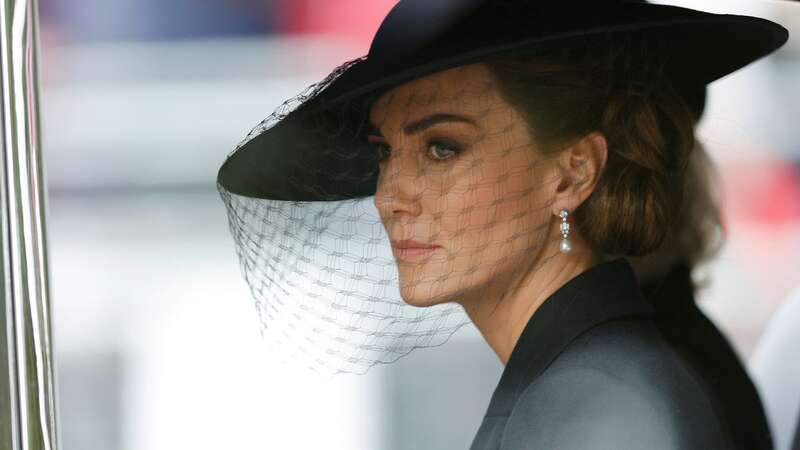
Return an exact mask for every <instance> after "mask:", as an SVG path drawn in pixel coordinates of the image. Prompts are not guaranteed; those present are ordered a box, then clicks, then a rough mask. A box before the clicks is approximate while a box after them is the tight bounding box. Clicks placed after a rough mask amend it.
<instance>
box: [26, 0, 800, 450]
mask: <svg viewBox="0 0 800 450" xmlns="http://www.w3.org/2000/svg"><path fill="white" fill-rule="evenodd" d="M394 3H395V2H394V1H393V0H337V1H335V2H334V1H330V0H225V1H223V0H80V1H79V0H40V16H41V44H42V45H41V58H42V59H41V68H42V111H43V127H44V140H43V144H44V158H45V164H46V167H45V168H46V171H47V177H48V178H47V182H48V190H49V200H48V201H49V243H50V251H51V254H50V257H51V260H50V263H51V275H52V288H53V308H54V311H53V314H54V336H55V337H54V342H55V352H56V353H55V354H56V376H57V378H56V387H57V389H58V395H59V397H58V401H59V414H60V415H59V419H60V428H61V435H62V443H63V448H64V449H66V450H167V449H169V450H173V449H176V448H191V449H195V450H201V449H219V448H236V449H240V450H245V449H317V448H325V449H348V450H353V449H390V450H395V449H437V450H447V449H465V448H467V447H468V445H469V443H470V442H471V440H472V438H473V436H474V433H475V432H476V431H477V427H478V424H479V423H480V420H481V417H482V415H483V413H484V412H485V408H486V406H487V405H488V401H489V398H490V396H491V393H492V391H493V389H494V387H495V385H496V383H497V381H498V379H499V376H500V373H501V371H502V366H501V364H500V362H499V361H498V360H497V358H496V356H495V355H494V353H492V352H491V350H490V349H489V348H488V347H487V346H486V344H485V343H484V341H483V340H482V338H481V337H480V335H479V334H478V333H477V331H476V330H475V329H474V327H472V326H471V325H469V326H467V327H464V328H462V329H461V330H460V331H459V332H457V333H456V334H455V335H454V336H453V337H452V338H451V340H450V341H449V342H448V343H447V344H445V346H443V347H439V348H432V349H420V350H415V351H414V352H412V353H411V354H410V355H409V356H407V357H405V358H403V359H401V360H400V361H398V362H397V363H395V364H392V365H388V366H383V367H375V368H373V369H371V370H370V371H369V372H368V373H367V374H366V375H363V376H352V375H343V376H340V377H336V378H333V379H331V380H322V379H317V378H315V377H313V376H311V375H306V374H303V373H295V372H291V371H290V370H289V369H287V368H285V367H283V366H281V365H278V364H275V363H273V362H272V361H271V360H270V358H269V355H268V354H267V353H266V352H265V351H264V348H265V347H264V345H263V343H262V342H261V341H260V337H259V327H260V322H259V320H258V318H257V314H256V310H255V307H254V302H253V300H252V299H251V297H250V294H249V291H248V288H247V286H246V283H245V282H244V280H243V278H242V276H241V273H240V270H239V265H238V260H237V257H236V254H235V250H234V243H233V239H232V238H231V237H230V235H229V233H228V224H227V218H226V215H225V207H224V205H223V203H222V201H221V199H220V197H219V195H218V193H217V190H216V187H215V177H216V172H217V169H218V167H219V166H220V164H221V163H222V161H223V160H224V158H225V156H226V155H227V154H228V153H229V152H230V151H231V150H232V149H233V148H234V147H235V145H236V144H237V143H238V142H239V141H240V140H241V139H242V138H243V137H244V136H245V134H246V133H247V132H248V131H249V130H250V129H251V127H252V126H254V125H256V124H257V123H258V122H259V121H261V120H262V119H263V118H264V117H266V116H267V115H269V114H270V113H271V112H272V110H273V109H274V108H275V107H276V106H278V105H279V104H280V103H281V102H282V101H284V100H285V99H288V98H290V97H293V96H294V95H296V94H297V93H299V92H300V91H302V90H303V89H304V88H305V87H307V86H308V85H310V84H311V83H314V82H316V81H318V80H320V79H321V78H323V77H324V76H325V75H327V74H328V73H329V72H330V71H331V70H332V69H333V68H334V67H336V66H337V65H339V64H341V63H342V62H344V61H346V60H349V59H352V58H356V57H359V56H361V55H363V54H365V53H366V51H367V49H368V47H369V41H370V39H371V36H372V34H373V33H374V31H375V30H376V29H377V27H378V25H379V23H380V20H381V19H382V17H383V16H384V15H385V14H386V12H387V11H388V10H389V9H390V8H391V7H392V6H393V5H394ZM657 3H668V4H677V5H681V6H687V7H692V8H696V9H702V10H706V11H710V12H717V13H732V14H751V15H756V16H760V17H765V18H768V19H771V20H774V21H776V22H778V23H780V24H782V25H784V26H785V27H787V28H789V29H790V33H793V36H792V37H791V40H790V42H789V43H788V44H787V45H786V46H785V47H783V49H781V50H780V51H778V52H777V53H775V54H773V55H771V56H769V57H767V58H765V59H763V60H761V61H759V62H757V63H755V64H753V65H751V66H749V67H747V68H745V69H743V70H740V71H738V72H736V73H734V74H732V75H729V76H727V77H725V78H723V79H721V80H719V81H717V82H715V83H713V84H712V85H711V86H710V90H709V98H708V101H709V102H708V105H707V108H706V113H705V116H704V119H703V121H702V122H701V124H700V136H701V138H702V139H703V140H704V141H705V143H706V145H707V147H708V151H709V152H710V153H711V155H712V157H713V158H714V160H715V162H716V164H717V166H718V168H719V171H720V174H721V177H722V185H721V186H722V187H721V191H720V192H721V194H722V200H723V205H722V206H723V212H724V217H725V224H726V232H727V244H726V245H725V247H724V249H723V251H722V253H721V254H720V256H719V258H717V259H716V260H715V261H714V262H713V263H711V264H709V265H708V266H705V267H703V268H702V274H701V275H703V276H708V277H709V278H710V280H711V282H710V284H709V285H708V286H707V288H705V289H704V290H703V291H702V293H701V295H700V299H701V307H702V308H703V309H704V310H705V311H706V312H707V313H708V314H709V316H710V317H711V318H712V319H713V320H714V322H715V323H716V324H717V325H718V326H719V327H720V328H721V329H722V330H723V331H724V332H725V334H726V335H727V336H728V337H729V338H730V339H731V340H732V342H733V344H734V346H735V348H736V350H737V351H738V352H739V354H740V355H741V357H742V358H744V359H745V361H748V362H750V361H751V360H752V358H753V355H754V353H755V352H757V350H758V344H759V339H760V338H761V336H762V335H763V333H764V330H765V328H766V327H767V325H768V321H769V319H770V318H771V317H772V316H773V314H774V313H775V312H776V311H777V310H778V308H779V307H780V306H781V305H782V304H783V303H784V302H785V301H786V300H787V298H789V297H790V296H791V295H792V292H797V293H800V291H795V290H796V289H798V288H799V287H800V276H798V269H800V130H798V127H797V123H798V115H800V114H799V113H798V111H800V82H798V80H800V4H797V3H795V2H788V1H769V0H764V1H759V0H750V1H746V0H741V1H724V0H713V1H712V0H708V1H701V0H697V1H691V0H687V1H680V2H679V1H663V2H657ZM787 358H795V359H796V360H800V351H798V350H797V349H796V348H795V354H793V355H787ZM756 381H757V382H758V381H759V380H756ZM798 402H800V398H798ZM798 404H800V403H798Z"/></svg>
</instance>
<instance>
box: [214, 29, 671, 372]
mask: <svg viewBox="0 0 800 450" xmlns="http://www.w3.org/2000/svg"><path fill="white" fill-rule="evenodd" d="M592 40H593V41H594V42H599V41H602V39H597V38H596V37H595V38H592ZM587 42H588V41H587ZM627 42H628V44H627V47H620V48H624V49H625V50H624V51H620V52H618V53H615V54H613V52H610V53H608V54H607V55H596V53H597V50H596V49H595V48H593V47H592V46H589V45H588V44H586V43H585V42H582V41H581V42H577V44H576V47H573V48H566V49H564V53H563V55H564V56H565V57H569V58H574V57H575V52H576V51H577V52H578V53H580V54H583V55H584V56H586V57H588V58H589V59H588V60H587V61H590V62H591V64H590V66H587V67H585V68H584V69H583V71H582V72H581V77H583V78H582V79H581V80H582V81H580V82H579V84H580V83H588V84H589V85H594V87H593V88H591V89H592V90H591V92H592V93H593V94H591V95H595V96H602V95H607V94H608V91H605V90H604V89H611V87H610V86H613V89H616V90H619V89H623V90H627V91H630V92H634V91H635V90H636V89H640V90H641V89H642V86H645V87H646V86H652V85H653V83H652V82H651V81H650V80H649V79H645V78H643V75H642V74H641V73H637V74H636V76H635V77H631V78H630V80H632V81H631V82H627V81H625V82H623V83H622V84H620V82H621V80H623V81H624V80H627V78H621V77H619V76H618V74H620V73H633V72H634V71H635V70H636V69H638V68H639V67H640V66H641V65H640V64H639V63H638V58H639V56H640V55H641V54H646V53H647V52H649V51H650V50H649V49H648V48H647V46H644V45H642V43H641V40H637V39H635V38H633V39H628V41H627ZM598 45H601V44H598ZM606 56H608V57H606ZM612 56H613V57H612ZM617 56H624V57H625V58H622V59H621V58H619V57H617ZM570 60H572V59H570ZM361 61H363V58H358V59H355V60H352V61H348V62H346V63H344V64H342V65H341V66H339V67H338V68H336V69H335V70H334V71H333V72H332V73H331V74H330V75H328V76H327V77H326V78H325V79H323V80H322V81H320V82H319V83H316V84H313V85H311V86H310V87H308V88H307V89H306V90H304V91H303V92H302V93H300V94H299V95H297V96H295V97H293V98H291V99H289V100H287V101H286V102H284V103H283V104H281V105H280V106H279V107H278V108H277V109H276V110H275V111H274V112H273V113H272V114H271V115H270V116H269V117H267V118H266V119H265V120H264V121H262V122H261V123H259V124H258V125H257V126H256V127H254V128H253V130H252V131H251V132H250V133H249V134H248V135H247V136H246V137H245V139H244V140H243V141H242V142H241V143H240V144H239V145H238V146H237V147H236V148H235V149H234V150H233V151H232V152H231V153H229V154H228V157H230V156H231V155H233V154H234V153H236V152H237V151H239V150H240V149H241V148H242V147H243V146H244V145H246V144H247V143H249V142H250V141H251V140H252V139H254V138H255V137H257V136H259V135H261V134H263V133H267V132H269V130H271V129H272V128H273V127H274V126H275V125H276V124H278V123H280V122H281V121H282V120H284V119H285V118H286V117H287V115H289V114H290V113H291V112H292V111H295V110H296V109H297V108H298V107H300V106H302V105H304V104H306V103H307V102H309V101H311V100H312V99H314V98H315V97H316V96H318V95H319V93H320V92H322V91H323V90H324V89H325V88H326V87H328V86H330V85H331V83H333V82H334V81H335V80H336V79H337V78H338V77H339V76H341V75H342V73H344V72H345V71H346V70H347V69H348V68H350V67H351V66H352V65H353V64H356V63H358V62H361ZM550 67H551V66H547V65H545V66H543V68H540V71H541V72H542V73H543V74H544V75H543V77H540V78H538V79H537V78H536V76H533V77H532V78H531V77H530V76H529V74H526V77H528V78H525V77H522V78H521V82H522V83H527V82H532V83H534V84H536V85H538V86H539V87H540V88H545V89H549V90H551V93H550V97H552V98H555V99H556V101H558V99H559V98H560V95H562V93H563V95H564V96H566V95H569V94H570V93H571V92H572V91H574V90H575V89H576V86H573V85H571V84H570V83H572V82H574V81H575V80H574V79H562V78H560V77H559V76H558V71H557V70H555V71H553V70H551V68H550ZM650 67H655V72H658V71H659V70H660V67H659V66H658V65H657V64H655V65H653V66H650ZM452 70H455V71H456V72H453V73H459V72H458V71H459V70H464V68H463V67H457V68H454V69H452ZM448 72H451V71H448ZM550 72H552V73H550ZM655 75H657V73H656V74H655ZM437 76H438V75H436V74H433V75H432V77H425V78H426V79H430V80H433V81H431V82H430V83H428V84H425V83H424V82H423V83H422V84H419V88H420V89H421V91H420V92H416V91H415V90H410V91H409V90H405V91H403V90H402V89H400V90H398V91H397V92H395V91H394V90H392V91H390V92H389V93H387V94H385V95H383V96H382V97H381V99H384V100H385V102H384V103H383V105H384V106H385V107H386V108H384V112H386V113H387V114H386V116H385V117H383V118H386V117H390V118H391V121H389V122H391V126H390V127H389V126H388V125H387V127H384V125H386V124H388V123H389V122H386V123H382V122H381V120H382V118H381V117H380V114H377V115H376V117H377V120H378V123H376V124H368V123H367V117H363V118H362V119H363V121H362V122H360V123H359V125H358V126H357V127H356V129H351V128H346V131H347V130H349V131H352V132H353V136H352V138H353V141H352V142H353V145H352V146H350V147H351V148H350V147H348V146H347V145H342V142H346V140H345V141H343V140H341V139H340V138H341V137H342V136H341V134H342V128H340V127H337V126H336V124H335V123H334V124H333V126H330V125H331V123H330V121H331V120H333V121H334V122H335V121H336V115H333V116H331V115H330V114H328V115H326V116H325V117H324V120H323V121H325V122H327V126H323V127H319V126H318V125H319V122H314V121H313V120H312V121H309V122H307V123H308V124H311V125H309V127H308V129H307V133H306V134H308V136H305V135H304V136H305V137H303V139H306V144H308V143H310V145H313V146H319V147H320V148H319V149H318V152H319V154H320V155H322V154H324V155H325V156H327V157H331V158H339V159H340V160H341V161H349V160H350V159H349V158H352V157H353V155H354V154H356V153H358V152H363V151H364V149H365V148H366V149H369V150H370V151H373V152H375V157H376V158H377V160H376V165H377V163H378V161H379V160H381V158H380V157H379V156H380V155H379V152H378V151H377V150H378V149H385V150H387V151H389V150H391V152H390V153H391V154H390V155H388V156H386V159H385V161H390V160H391V161H392V162H391V165H389V164H390V163H388V162H387V163H386V164H387V165H385V166H383V169H381V170H382V171H384V170H385V171H386V172H385V173H383V172H382V173H381V174H380V177H381V178H380V179H381V181H382V183H383V184H382V186H383V191H382V197H381V198H382V200H381V201H383V202H389V203H391V205H392V206H384V209H383V210H381V208H378V207H376V200H377V198H376V197H364V198H352V199H342V200H335V201H286V200H269V199H262V198H254V197H248V196H244V195H238V194H235V193H233V192H230V191H228V190H226V189H225V188H224V187H223V186H222V185H221V184H219V183H218V185H217V188H218V190H219V192H220V195H221V198H222V200H223V202H224V204H225V206H226V211H227V216H228V223H229V227H230V232H231V235H232V236H233V238H234V242H235V246H236V252H237V255H238V258H239V263H240V268H241V272H242V274H243V276H244V278H245V280H246V282H247V283H248V285H249V288H250V292H251V295H252V296H253V298H254V299H255V304H256V310H257V312H258V316H259V318H260V322H261V334H262V336H263V337H264V338H265V341H266V343H267V344H268V345H269V346H270V349H271V355H272V356H273V357H278V358H281V359H284V360H289V361H292V362H294V363H297V364H300V365H301V366H306V367H308V368H311V369H313V370H315V371H317V372H319V373H322V374H325V375H331V374H336V373H340V372H348V373H356V374H362V373H365V372H366V371H367V370H368V369H369V368H370V367H372V366H374V365H376V364H380V363H390V362H393V361H396V360H397V359H398V358H400V357H402V356H403V355H406V354H408V353H409V352H410V351H411V350H413V349H415V348H422V347H431V346H436V345H440V344H443V343H444V342H446V341H447V340H448V339H449V338H450V337H451V336H452V335H453V333H455V332H456V331H457V330H458V329H459V328H461V327H463V326H464V325H466V324H468V323H470V319H469V316H468V315H467V314H466V312H467V311H469V308H468V307H467V306H465V305H468V304H469V305H471V304H474V302H473V303H462V302H460V301H457V300H459V298H458V295H460V294H461V293H462V292H468V291H461V290H459V288H460V287H468V286H470V284H472V285H473V286H477V287H478V288H477V290H474V292H472V293H471V294H469V295H471V297H470V298H471V299H472V300H475V299H478V298H484V297H490V298H488V300H492V301H496V303H495V307H496V306H497V305H498V304H499V303H500V301H501V300H502V298H504V294H500V293H498V291H497V289H496V286H497V285H496V284H493V283H501V284H504V285H506V286H521V285H522V283H524V282H525V281H526V280H527V278H526V277H527V276H530V275H531V273H532V269H534V268H539V267H542V266H543V265H544V264H545V263H546V261H547V260H548V259H549V258H552V257H554V256H556V255H557V254H558V249H559V243H558V241H557V240H554V239H550V237H549V236H550V235H553V234H552V233H550V231H551V230H555V231H556V233H555V234H554V236H559V235H560V234H561V233H560V232H563V231H566V232H567V233H568V232H569V227H570V225H566V226H565V225H562V224H561V223H560V222H561V219H560V218H558V217H557V216H554V215H553V214H552V212H551V211H550V210H551V207H552V205H551V203H550V202H547V201H543V197H542V196H541V195H538V191H539V190H540V189H541V188H543V187H545V186H547V185H548V183H549V182H550V181H551V180H550V179H549V178H547V177H546V176H547V175H546V174H548V173H550V172H544V171H543V172H539V170H540V168H542V167H544V165H545V163H546V162H547V161H548V160H550V158H548V155H550V154H549V153H546V154H543V156H542V155H540V156H539V157H534V156H533V153H532V152H529V151H528V150H529V147H531V146H535V145H538V144H537V143H536V142H535V141H536V139H534V138H533V137H532V136H531V135H530V130H529V129H528V123H527V121H523V120H521V118H523V117H525V115H524V114H518V115H516V116H515V115H514V113H513V109H512V108H511V107H510V106H509V103H502V104H497V103H493V101H494V100H492V98H494V97H492V95H491V92H499V91H500V90H501V89H499V87H498V86H492V85H491V83H492V82H494V81H496V80H495V79H493V78H491V77H489V78H488V79H489V80H490V82H489V84H486V80H485V79H480V77H478V82H476V83H477V84H469V83H466V84H464V85H463V86H462V85H460V83H461V81H457V82H455V83H454V82H451V81H452V80H449V79H448V78H446V77H445V78H436V77H437ZM465 80H467V81H469V80H470V78H465ZM415 82H416V81H415ZM431 83H433V84H431ZM481 83H484V84H481ZM580 85H581V86H584V85H583V84H580ZM426 86H427V87H426ZM584 87H585V86H584ZM493 88H498V89H493ZM532 88H533V87H531V89H532ZM415 89H416V88H415ZM525 89H527V87H525ZM439 92H442V93H445V94H442V95H439ZM642 94H643V96H644V97H646V95H647V92H642ZM644 97H642V98H644ZM373 98H374V97H373ZM363 101H364V100H363V99H360V100H354V102H363ZM437 102H439V103H437ZM601 103H602V102H601ZM359 105H362V106H363V104H360V103H359ZM387 105H388V106H387ZM476 105H482V106H476ZM351 106H352V105H351ZM441 106H447V107H449V108H450V109H449V111H450V112H453V111H455V112H457V113H459V112H462V111H463V112H464V114H466V115H468V116H469V117H471V118H472V119H471V121H472V124H473V125H474V126H473V127H472V128H470V127H469V126H468V125H467V124H465V123H464V121H461V122H459V123H455V122H454V121H453V120H451V121H450V122H451V123H450V124H449V125H445V124H443V123H442V124H439V125H441V127H443V128H441V129H440V130H439V132H438V134H437V135H436V136H434V135H430V136H429V137H426V138H422V137H420V138H419V139H417V138H414V137H412V136H411V134H409V133H410V132H409V130H408V127H409V126H410V125H409V122H414V121H415V122H416V126H417V128H418V129H422V128H426V127H427V129H429V130H433V129H435V127H436V126H437V125H435V124H433V123H428V124H427V125H424V124H423V125H420V121H419V120H417V119H419V117H417V116H418V114H416V113H417V112H419V111H417V110H418V109H425V110H428V111H429V112H437V111H439V110H440V109H441V108H439V109H437V108H438V107H441ZM359 107H360V106H356V109H351V110H350V111H353V110H358V109H357V108H359ZM572 107H573V108H574V105H573V106H572ZM346 108H347V107H343V108H342V110H343V111H344V110H346ZM392 108H394V109H392ZM404 108H405V109H404ZM398 111H399V112H398ZM439 112H441V111H439ZM566 113H567V114H569V113H570V110H567V111H566ZM440 116H441V114H440ZM440 119H441V117H440ZM451 119H452V118H451ZM350 120H351V119H350V118H343V119H342V122H343V123H344V122H347V123H348V124H350V125H352V122H350ZM559 120H561V119H559V118H556V120H555V122H554V123H553V124H552V127H551V128H555V131H554V132H555V133H556V134H557V133H558V132H559V130H558V128H559V127H561V126H562V124H560V123H559ZM371 121H372V118H370V122H371ZM456 122H457V121H456ZM522 122H524V123H522ZM315 123H316V124H317V125H314V124H315ZM476 124H477V125H476ZM350 125H348V126H350ZM487 127H488V128H487ZM374 128H377V130H374ZM383 128H385V129H383ZM476 129H480V130H481V131H480V132H479V131H475V130H476ZM523 129H524V130H523ZM442 130H444V131H442ZM468 130H471V131H468ZM375 132H378V133H384V132H385V133H386V136H381V137H382V138H385V140H386V145H385V146H380V145H377V146H374V145H371V146H370V145H368V146H365V145H362V144H363V141H364V137H365V135H367V134H374V133H375ZM325 133H329V135H326V134H325ZM403 133H406V134H408V136H407V137H402V138H401V137H399V136H401V135H403ZM414 133H416V132H414ZM425 133H427V132H420V133H419V134H420V135H423V134H425ZM470 133H472V134H470ZM434 134H435V133H434ZM467 135H469V136H471V137H464V136H467ZM393 136H394V137H393ZM415 136H416V134H415ZM328 137H330V139H327V138H328ZM429 138H430V139H429ZM450 138H454V139H461V140H466V141H470V142H471V143H470V144H464V143H463V142H462V144H463V145H462V147H471V149H466V150H463V151H462V152H460V153H459V154H458V155H457V156H454V155H453V154H452V153H451V154H450V155H449V156H450V157H451V158H452V160H451V161H450V162H445V163H443V164H442V163H441V162H438V161H437V162H433V160H432V159H431V158H430V156H431V153H429V150H431V149H434V148H435V149H436V150H437V151H436V152H433V154H436V153H437V152H438V150H442V149H445V150H447V146H446V145H445V146H444V147H442V146H441V145H440V144H442V143H444V144H447V143H448V142H449V140H448V139H450ZM426 139H427V140H426ZM389 141H392V142H389ZM357 142H358V143H357ZM394 147H398V148H394ZM395 150H397V151H395ZM287 151H288V150H287ZM394 155H398V156H394ZM299 161H303V159H302V158H301V159H300V160H299ZM345 167H346V165H345ZM388 167H391V168H392V170H388ZM320 169H321V168H320V167H313V168H312V167H309V168H308V171H309V172H311V173H313V171H314V170H320ZM345 175H348V174H345ZM353 176H356V174H353ZM362 176H363V175H362ZM334 178H335V177H334ZM307 180H308V178H307ZM401 185H402V187H398V186H401ZM312 188H313V186H312ZM379 190H380V189H379ZM401 191H403V192H404V193H403V196H402V198H401V196H400V195H399V194H398V193H399V192H401ZM394 195H397V198H393V197H392V196H394ZM376 196H377V193H376ZM383 204H384V205H386V204H387V203H383ZM422 204H425V205H426V206H424V207H423V206H420V205H422ZM459 205H460V206H459ZM417 207H419V208H422V209H421V210H417V211H416V213H414V212H413V210H415V208H417ZM426 208H427V209H426ZM430 208H433V209H430ZM396 211H402V214H400V215H399V216H398V217H392V216H393V214H395V212H396ZM415 214H416V216H415ZM393 221H394V222H393ZM414 221H416V222H414ZM448 221H449V222H448ZM412 222H414V223H412ZM444 224H449V225H444ZM412 225H414V226H412ZM572 226H573V227H574V225H572ZM403 227H405V228H403ZM390 228H391V229H392V230H393V231H394V234H395V235H394V236H390V234H391V233H388V232H387V230H388V229H390ZM412 229H413V231H414V233H418V234H420V233H421V236H417V235H415V234H414V233H410V230H412ZM406 231H409V232H406ZM573 231H574V228H573ZM548 233H550V234H548ZM390 237H391V238H392V239H418V238H419V239H422V240H425V239H427V240H428V242H435V243H442V244H444V245H442V246H441V247H440V248H439V249H437V250H436V251H434V252H433V254H432V255H428V256H424V257H416V259H415V258H414V257H408V255H406V257H408V258H410V259H408V260H407V261H406V262H404V263H402V264H401V263H399V262H398V256H397V255H396V254H395V251H394V250H393V248H392V246H391V245H390V241H389V239H390ZM553 242H555V246H554V247H553V246H552V243H553ZM544 248H547V249H555V253H551V254H542V252H541V251H540V250H542V249H544ZM537 254H538V255H539V257H537V258H536V259H533V255H537ZM404 278H405V281H404ZM494 279H497V280H499V281H492V280H494ZM448 280H450V281H448ZM416 282H419V286H423V285H424V286H426V287H424V288H420V289H425V290H427V291H425V293H428V292H430V294H431V295H430V298H434V297H436V295H439V294H441V295H442V296H447V299H448V300H449V301H436V302H431V303H426V302H427V300H426V297H425V295H421V296H420V295H417V294H420V292H421V291H415V289H416V287H417V286H416V285H415V283H416ZM426 283H427V284H426ZM447 283H450V285H449V286H450V287H449V289H450V291H449V292H442V291H436V292H437V294H436V295H434V293H433V292H434V290H435V289H439V288H441V289H444V290H445V291H446V290H447V289H445V288H443V287H442V286H443V285H445V284H447ZM404 289H405V292H406V294H405V295H404V294H403V292H404ZM405 296H416V297H415V299H414V300H413V301H409V299H408V298H405ZM436 298H439V297H436ZM481 302H483V303H491V302H485V301H483V300H481Z"/></svg>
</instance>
